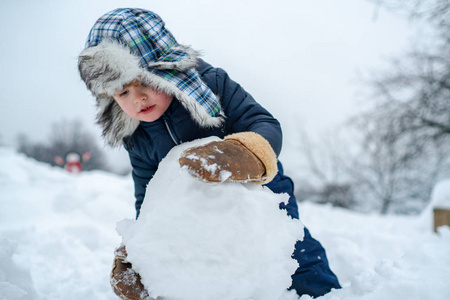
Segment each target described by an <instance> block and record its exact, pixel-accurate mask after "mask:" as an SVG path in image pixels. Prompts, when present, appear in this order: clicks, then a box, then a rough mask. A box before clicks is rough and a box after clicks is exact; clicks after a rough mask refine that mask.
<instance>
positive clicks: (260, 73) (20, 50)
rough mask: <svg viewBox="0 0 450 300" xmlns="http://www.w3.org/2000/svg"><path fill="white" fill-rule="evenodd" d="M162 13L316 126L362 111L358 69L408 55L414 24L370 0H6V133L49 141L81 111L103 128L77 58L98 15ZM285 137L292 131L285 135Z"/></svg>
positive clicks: (238, 76) (265, 96)
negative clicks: (130, 10) (53, 128)
mask: <svg viewBox="0 0 450 300" xmlns="http://www.w3.org/2000/svg"><path fill="white" fill-rule="evenodd" d="M127 6H128V7H142V8H146V9H149V10H153V11H155V12H156V13H158V14H159V15H160V16H161V17H162V18H163V20H164V21H165V22H166V27H167V28H168V29H169V30H170V31H171V32H172V33H173V34H174V36H175V37H176V38H177V40H178V42H179V43H181V44H188V45H191V46H192V47H193V48H195V49H197V50H201V51H202V52H203V58H204V59H205V60H207V61H209V62H210V63H212V64H213V65H215V66H218V67H222V68H224V69H225V70H227V71H228V73H229V74H230V76H231V77H232V78H233V79H235V80H236V81H238V82H239V83H241V85H242V86H243V87H244V88H245V89H246V90H247V91H249V92H250V93H251V94H252V95H253V96H254V97H255V98H256V99H257V101H259V102H260V103H261V104H263V106H265V107H266V108H267V109H269V110H270V111H271V112H272V113H273V114H274V115H275V116H276V117H278V118H279V119H280V120H281V121H282V123H283V121H284V120H286V122H285V125H284V126H285V127H289V126H292V122H290V121H289V120H292V119H295V120H296V122H298V124H301V125H302V126H304V127H305V128H307V129H308V130H309V131H310V132H312V133H314V134H320V132H321V131H322V130H324V129H327V128H330V127H333V126H335V125H336V124H338V123H339V122H342V121H343V120H345V118H347V117H348V116H349V115H351V114H353V113H355V112H356V111H357V107H358V105H359V104H360V103H361V101H362V99H361V97H360V95H359V92H360V83H359V82H358V80H357V79H358V76H357V74H358V72H362V73H365V72H367V71H369V70H370V69H375V68H378V67H380V66H381V65H382V64H383V62H384V61H385V59H386V58H389V57H393V56H396V55H399V54H401V53H404V51H405V50H406V49H407V48H408V45H409V41H410V37H411V35H412V29H411V24H408V22H407V21H406V20H403V19H401V18H400V17H398V16H396V15H393V14H392V13H388V12H386V11H385V10H379V11H378V10H376V8H375V7H374V5H373V4H372V3H371V2H368V1H366V0H340V1H336V0H314V1H313V0H310V1H304V0H278V1H269V0H258V1H256V0H214V1H211V0H190V1H189V0H183V1H182V0H173V1H169V0H165V1H148V0H147V1H133V0H128V1H117V0H102V1H94V0H77V1H57V0H40V1H33V0H15V1H0V22H1V24H0V25H1V26H0V31H1V37H2V42H1V43H0V51H1V54H2V55H1V75H0V77H1V78H0V79H1V80H0V84H1V91H2V93H1V98H0V136H1V141H2V143H3V144H7V145H12V144H13V143H14V141H15V138H16V136H17V134H18V133H20V132H23V133H25V134H26V135H28V136H29V137H30V138H32V139H33V140H43V139H45V138H46V137H47V136H48V134H49V132H50V125H51V124H52V123H54V122H58V121H61V120H66V119H67V120H73V119H80V120H82V121H83V123H84V126H85V127H86V129H88V130H92V132H93V133H94V134H96V135H99V132H100V130H99V128H98V127H96V126H95V125H94V116H95V107H94V104H95V101H94V99H93V98H92V97H91V95H90V93H89V92H88V91H87V90H86V88H85V86H84V83H83V82H82V81H81V80H80V78H79V75H78V71H77V66H76V64H77V56H78V54H79V53H80V52H81V51H82V50H83V47H84V42H85V40H86V37H87V34H88V32H89V30H90V28H91V27H92V25H93V23H94V22H95V20H96V19H98V18H99V17H100V16H101V15H102V14H104V13H106V12H108V11H110V10H112V9H114V8H117V7H127ZM285 139H286V137H285Z"/></svg>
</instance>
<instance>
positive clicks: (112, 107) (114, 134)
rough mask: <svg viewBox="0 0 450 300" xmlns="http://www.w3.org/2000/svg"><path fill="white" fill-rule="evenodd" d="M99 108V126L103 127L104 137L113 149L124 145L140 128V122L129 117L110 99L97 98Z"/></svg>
mask: <svg viewBox="0 0 450 300" xmlns="http://www.w3.org/2000/svg"><path fill="white" fill-rule="evenodd" d="M97 108H98V114H97V124H99V125H100V126H101V127H102V129H103V132H102V136H103V137H104V139H105V141H106V143H107V144H108V145H109V146H111V147H116V146H120V145H122V143H123V139H124V138H125V137H127V136H129V135H130V134H132V133H133V132H134V131H135V130H136V128H137V127H138V126H139V120H136V119H133V118H131V117H130V116H129V115H127V114H126V113H125V112H124V111H123V110H122V109H121V108H120V106H119V104H117V102H116V101H114V100H113V99H111V98H110V97H99V98H97Z"/></svg>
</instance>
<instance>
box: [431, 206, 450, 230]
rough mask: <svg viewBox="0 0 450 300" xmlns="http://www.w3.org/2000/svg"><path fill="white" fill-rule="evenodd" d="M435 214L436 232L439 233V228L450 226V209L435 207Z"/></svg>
mask: <svg viewBox="0 0 450 300" xmlns="http://www.w3.org/2000/svg"><path fill="white" fill-rule="evenodd" d="M433 213H434V231H435V232H437V228H438V227H439V226H443V225H447V226H450V209H446V208H439V207H435V208H434V209H433Z"/></svg>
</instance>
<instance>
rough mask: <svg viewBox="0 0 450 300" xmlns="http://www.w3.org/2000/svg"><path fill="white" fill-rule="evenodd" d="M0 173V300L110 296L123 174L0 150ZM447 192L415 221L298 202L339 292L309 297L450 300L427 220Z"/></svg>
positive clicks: (124, 214) (443, 254)
mask: <svg viewBox="0 0 450 300" xmlns="http://www.w3.org/2000/svg"><path fill="white" fill-rule="evenodd" d="M0 166H1V168H0V206H1V207H0V299H2V300H3V299H5V300H11V299H12V300H16V299H20V300H22V299H26V300H29V299H32V300H34V299H38V300H60V299H64V300H80V299H83V300H116V299H118V298H117V297H116V296H115V295H114V293H113V291H112V289H111V287H110V285H109V273H110V271H111V267H112V261H113V257H114V249H115V248H116V247H117V246H119V244H120V241H121V240H120V236H118V234H117V233H116V231H115V226H116V223H117V222H118V221H119V220H122V219H124V218H133V216H134V214H135V212H134V205H133V204H134V200H133V198H134V196H133V182H132V179H131V176H130V175H128V176H126V177H121V176H117V175H113V174H108V173H104V172H97V171H95V172H94V171H93V172H82V173H80V174H76V175H74V174H68V173H67V172H66V171H64V170H63V169H61V168H56V167H55V168H52V167H49V166H47V165H45V164H41V163H38V162H36V161H34V160H31V159H28V158H26V157H24V156H23V155H19V154H17V153H15V151H14V150H12V149H9V148H2V147H0ZM449 194H450V181H448V180H447V181H443V182H441V183H440V184H438V185H437V187H436V189H435V191H434V192H433V199H432V201H431V204H430V206H429V207H428V208H427V209H426V210H425V211H424V212H423V213H422V214H421V215H420V216H380V215H378V214H361V213H355V212H351V211H348V210H344V209H338V208H333V207H331V206H327V205H325V206H324V205H317V204H313V203H300V204H299V210H300V216H301V219H302V222H303V224H305V226H307V227H308V228H309V229H310V231H311V233H312V235H313V236H314V237H315V238H317V239H318V240H319V241H320V242H321V243H322V244H323V245H324V247H325V249H326V250H327V255H328V258H329V261H330V265H331V268H332V269H333V271H334V272H335V273H336V275H337V276H338V277H339V280H340V282H341V284H342V286H343V288H342V289H340V290H333V291H331V293H329V294H327V295H325V296H323V297H320V298H318V299H321V300H340V299H342V300H344V299H345V300H372V299H374V300H375V299H376V300H379V299H383V300H399V299H408V300H424V299H426V300H448V299H450V284H449V283H448V282H449V280H448V278H450V255H449V253H450V229H449V227H448V226H443V227H440V228H439V229H438V233H437V234H436V233H434V232H433V223H432V209H433V206H434V203H435V202H436V203H438V204H439V205H440V204H442V203H444V204H445V203H448V201H450V200H449V199H450V198H449V197H448V196H445V195H449ZM208 204H209V205H212V204H213V203H212V202H211V203H207V205H208ZM168 206H171V204H170V203H169V204H168ZM207 207H208V206H202V207H199V208H198V209H199V210H200V211H204V210H205V209H206V208H207ZM144 209H145V210H147V208H144ZM236 242H237V240H236ZM199 273H200V271H199ZM222 275H224V276H225V275H228V276H232V274H222ZM288 296H289V297H290V299H295V295H293V294H292V293H290V294H287V295H286V297H288ZM309 299H311V298H310V297H308V296H303V297H301V300H309Z"/></svg>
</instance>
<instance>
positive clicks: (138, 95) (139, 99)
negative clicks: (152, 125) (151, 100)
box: [134, 92, 147, 103]
mask: <svg viewBox="0 0 450 300" xmlns="http://www.w3.org/2000/svg"><path fill="white" fill-rule="evenodd" d="M146 100H147V94H146V93H144V92H137V93H136V96H135V97H134V102H136V103H140V102H143V101H146Z"/></svg>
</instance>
